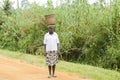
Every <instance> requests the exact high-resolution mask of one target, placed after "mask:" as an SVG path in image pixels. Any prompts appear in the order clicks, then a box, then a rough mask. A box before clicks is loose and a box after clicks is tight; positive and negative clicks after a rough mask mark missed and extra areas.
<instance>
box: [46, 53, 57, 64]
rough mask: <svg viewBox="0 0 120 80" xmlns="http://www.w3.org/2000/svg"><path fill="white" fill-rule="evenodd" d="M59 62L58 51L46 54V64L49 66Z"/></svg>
mask: <svg viewBox="0 0 120 80" xmlns="http://www.w3.org/2000/svg"><path fill="white" fill-rule="evenodd" d="M57 62H58V54H57V51H49V52H47V55H46V64H47V65H49V66H53V65H55V64H56V63H57Z"/></svg>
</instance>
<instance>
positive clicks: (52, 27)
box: [48, 25, 54, 34]
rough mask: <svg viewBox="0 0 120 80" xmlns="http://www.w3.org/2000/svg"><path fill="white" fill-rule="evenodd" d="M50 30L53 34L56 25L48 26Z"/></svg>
mask: <svg viewBox="0 0 120 80" xmlns="http://www.w3.org/2000/svg"><path fill="white" fill-rule="evenodd" d="M48 31H49V33H50V34H53V32H54V25H49V26H48Z"/></svg>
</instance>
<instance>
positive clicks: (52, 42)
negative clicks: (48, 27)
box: [43, 32, 59, 51]
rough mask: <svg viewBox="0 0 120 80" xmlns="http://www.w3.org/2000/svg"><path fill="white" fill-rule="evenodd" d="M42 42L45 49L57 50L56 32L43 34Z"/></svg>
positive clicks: (57, 39)
mask: <svg viewBox="0 0 120 80" xmlns="http://www.w3.org/2000/svg"><path fill="white" fill-rule="evenodd" d="M43 43H44V44H46V51H57V44H58V43H59V38H58V35H57V33H56V32H54V33H53V34H49V32H48V33H46V34H45V36H44V41H43Z"/></svg>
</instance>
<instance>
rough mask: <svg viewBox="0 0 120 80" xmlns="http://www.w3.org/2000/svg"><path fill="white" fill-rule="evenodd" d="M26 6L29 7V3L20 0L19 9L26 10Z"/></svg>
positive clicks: (25, 0) (26, 0)
mask: <svg viewBox="0 0 120 80" xmlns="http://www.w3.org/2000/svg"><path fill="white" fill-rule="evenodd" d="M28 5H29V1H28V0H22V1H21V7H22V8H23V9H25V8H28Z"/></svg>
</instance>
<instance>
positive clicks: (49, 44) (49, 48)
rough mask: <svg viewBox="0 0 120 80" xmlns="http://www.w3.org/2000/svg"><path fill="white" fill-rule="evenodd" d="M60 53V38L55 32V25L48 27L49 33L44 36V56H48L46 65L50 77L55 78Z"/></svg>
mask: <svg viewBox="0 0 120 80" xmlns="http://www.w3.org/2000/svg"><path fill="white" fill-rule="evenodd" d="M58 52H59V38H58V35H57V33H56V32H54V25H50V26H48V33H46V34H45V36H44V55H45V56H46V63H47V65H48V70H49V76H48V78H51V77H56V76H55V67H56V63H57V59H58Z"/></svg>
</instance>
